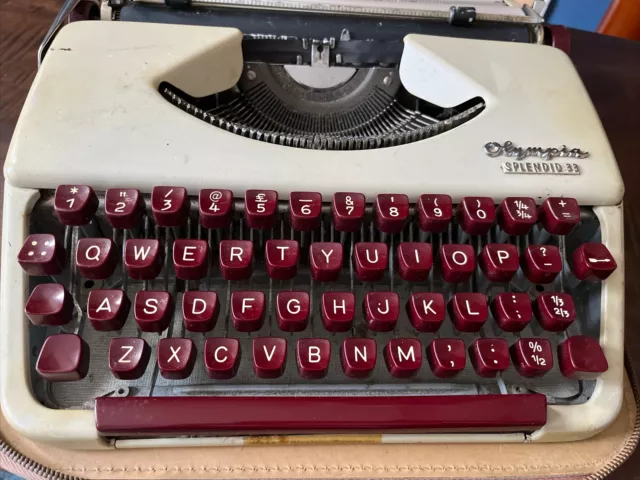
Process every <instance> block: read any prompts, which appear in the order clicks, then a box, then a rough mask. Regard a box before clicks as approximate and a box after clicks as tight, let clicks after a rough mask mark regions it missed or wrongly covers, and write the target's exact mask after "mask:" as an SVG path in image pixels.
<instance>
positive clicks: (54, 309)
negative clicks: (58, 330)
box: [24, 283, 73, 325]
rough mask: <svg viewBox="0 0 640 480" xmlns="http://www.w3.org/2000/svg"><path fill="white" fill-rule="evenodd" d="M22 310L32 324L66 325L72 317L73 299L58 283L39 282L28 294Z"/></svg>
mask: <svg viewBox="0 0 640 480" xmlns="http://www.w3.org/2000/svg"><path fill="white" fill-rule="evenodd" d="M24 311H25V313H26V314H27V317H29V320H31V323H33V324H34V325H66V324H67V323H69V322H70V321H71V319H72V317H73V299H72V298H71V294H70V293H69V292H68V291H67V289H66V288H64V287H63V286H62V285H60V284H59V283H41V284H40V285H36V288H34V289H33V291H32V292H31V295H29V299H28V300H27V304H26V305H25V307H24Z"/></svg>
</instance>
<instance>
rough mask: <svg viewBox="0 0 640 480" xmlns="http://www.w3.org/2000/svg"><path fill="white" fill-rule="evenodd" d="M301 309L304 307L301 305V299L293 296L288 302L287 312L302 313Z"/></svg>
mask: <svg viewBox="0 0 640 480" xmlns="http://www.w3.org/2000/svg"><path fill="white" fill-rule="evenodd" d="M292 305H293V307H292ZM300 310H302V307H300V300H298V299H296V298H292V299H291V300H289V301H288V302H287V312H289V313H290V314H292V315H295V314H297V313H300Z"/></svg>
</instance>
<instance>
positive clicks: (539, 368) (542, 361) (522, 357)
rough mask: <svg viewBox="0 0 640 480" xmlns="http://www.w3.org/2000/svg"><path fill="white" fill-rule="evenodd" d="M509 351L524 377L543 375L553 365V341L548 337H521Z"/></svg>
mask: <svg viewBox="0 0 640 480" xmlns="http://www.w3.org/2000/svg"><path fill="white" fill-rule="evenodd" d="M509 351H510V352H511V360H512V361H513V365H514V366H515V367H516V370H517V371H518V373H519V374H520V375H522V376H523V377H527V378H533V377H541V376H542V375H544V374H545V373H547V372H548V371H549V370H551V367H553V353H552V351H551V343H550V342H549V340H547V339H546V338H521V339H519V340H518V341H517V342H516V343H514V344H513V345H511V348H510V349H509Z"/></svg>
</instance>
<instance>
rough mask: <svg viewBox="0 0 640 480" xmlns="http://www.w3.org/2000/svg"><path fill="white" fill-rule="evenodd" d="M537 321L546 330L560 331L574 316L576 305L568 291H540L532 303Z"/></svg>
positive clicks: (570, 322)
mask: <svg viewBox="0 0 640 480" xmlns="http://www.w3.org/2000/svg"><path fill="white" fill-rule="evenodd" d="M533 308H534V311H535V314H536V318H537V319H538V323H539V324H540V325H541V326H542V328H544V329H545V330H547V331H548V332H562V331H564V330H566V329H567V328H568V327H569V325H571V324H572V323H573V321H574V320H575V318H576V307H575V305H574V303H573V298H572V297H571V295H569V294H568V293H552V292H543V293H541V294H540V295H539V296H538V298H536V301H535V302H534V303H533Z"/></svg>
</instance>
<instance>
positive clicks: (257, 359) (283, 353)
mask: <svg viewBox="0 0 640 480" xmlns="http://www.w3.org/2000/svg"><path fill="white" fill-rule="evenodd" d="M286 362H287V341H286V340H285V339H284V338H278V337H262V338H256V339H254V340H253V371H254V372H255V374H256V376H257V377H260V378H278V377H280V376H282V374H283V373H284V367H285V365H286Z"/></svg>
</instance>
